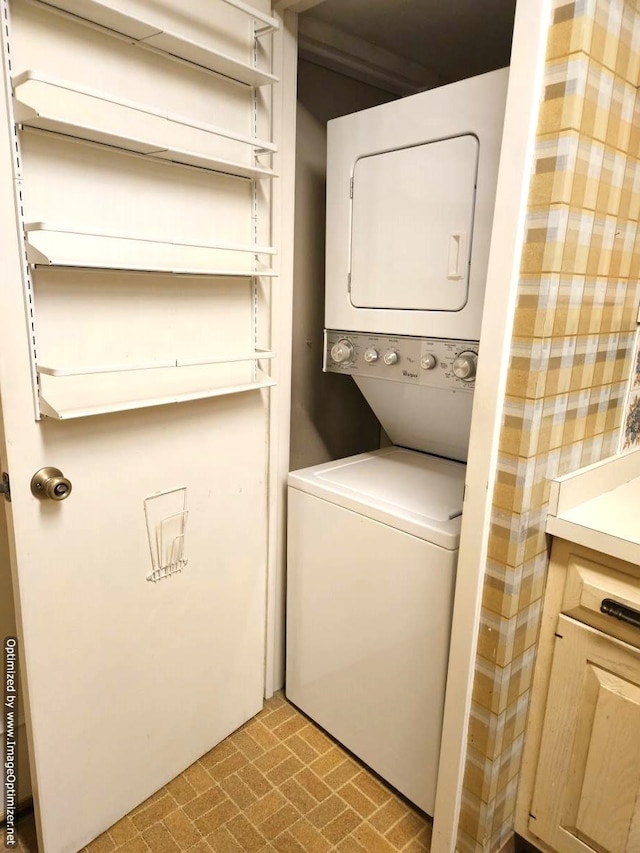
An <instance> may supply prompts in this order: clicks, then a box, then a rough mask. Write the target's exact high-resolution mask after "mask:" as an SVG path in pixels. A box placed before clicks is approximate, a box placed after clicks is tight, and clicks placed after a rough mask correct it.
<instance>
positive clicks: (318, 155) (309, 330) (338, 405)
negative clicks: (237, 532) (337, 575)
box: [290, 60, 396, 470]
mask: <svg viewBox="0 0 640 853" xmlns="http://www.w3.org/2000/svg"><path fill="white" fill-rule="evenodd" d="M395 97H396V96H395V95H392V94H390V93H388V92H383V91H382V90H380V89H376V88H374V87H372V86H368V85H366V84H365V83H360V82H359V81H357V80H352V79H350V78H348V77H344V76H342V75H341V74H336V73H335V72H333V71H328V70H327V69H325V68H321V67H320V66H318V65H313V64H312V63H310V62H305V61H302V60H301V61H300V62H299V64H298V109H297V144H296V215H295V253H294V293H293V350H292V362H293V365H292V399H291V457H290V458H291V469H292V470H295V469H297V468H304V467H306V466H308V465H317V464H320V463H321V462H326V461H329V460H331V459H339V458H341V457H344V456H350V455H351V454H354V453H361V452H363V451H365V450H371V449H373V448H376V447H378V446H379V443H380V428H379V424H378V421H377V419H376V417H375V415H374V414H373V412H372V411H371V409H370V408H369V406H368V404H367V403H366V401H365V400H364V397H362V395H361V394H360V392H359V391H358V389H357V388H356V385H355V383H354V382H353V380H352V379H351V378H350V377H346V376H338V375H336V374H331V373H322V331H323V328H324V242H325V240H324V237H325V184H326V171H327V160H326V147H327V134H326V123H327V121H328V120H330V119H332V118H336V117H337V116H340V115H345V114H347V113H352V112H356V111H358V110H361V109H366V108H367V107H371V106H375V105H376V104H380V103H384V102H386V101H390V100H393V99H394V98H395Z"/></svg>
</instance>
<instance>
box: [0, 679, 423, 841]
mask: <svg viewBox="0 0 640 853" xmlns="http://www.w3.org/2000/svg"><path fill="white" fill-rule="evenodd" d="M18 826H19V838H20V841H19V845H18V848H17V849H18V850H20V851H22V853H37V849H38V848H37V843H36V837H35V830H34V826H33V815H25V817H24V818H22V820H21V821H20V822H19V824H18ZM0 840H1V841H4V833H3V832H0ZM430 844H431V822H430V819H429V818H428V817H426V815H424V814H422V813H421V812H419V811H418V810H416V809H415V808H413V807H412V806H411V805H409V804H408V803H407V802H406V801H405V800H403V799H402V798H401V797H399V796H398V794H396V792H395V791H394V790H393V789H391V788H390V787H388V786H387V785H385V784H384V783H383V782H382V781H380V780H379V779H378V778H377V777H376V776H374V775H373V774H372V773H371V772H370V771H369V770H368V769H367V768H366V767H364V766H363V765H362V764H361V763H360V762H359V761H357V760H356V759H355V758H354V757H353V756H351V755H350V754H349V753H348V752H346V751H345V750H344V749H342V747H340V746H339V745H338V744H336V743H335V742H334V741H333V740H331V738H329V737H327V735H326V734H324V732H322V731H321V729H319V728H318V727H317V726H315V725H314V724H313V723H312V722H311V721H310V720H308V719H307V718H306V717H305V716H304V715H303V714H301V713H300V712H299V711H298V710H297V709H296V708H295V707H294V706H293V705H291V704H290V703H289V702H287V701H286V699H285V698H284V697H283V696H282V695H281V694H278V695H276V696H274V697H273V698H272V699H270V700H269V701H268V702H266V703H265V706H264V709H263V710H262V711H261V712H260V713H259V714H258V715H257V716H256V717H254V718H253V719H252V720H249V722H248V723H247V724H246V725H244V726H243V727H242V728H241V729H239V730H238V731H237V732H234V733H233V734H232V735H230V736H229V737H228V738H227V739H226V740H224V741H223V742H222V743H220V744H218V746H216V747H215V748H214V749H212V750H211V752H209V753H207V754H206V755H204V756H203V757H202V758H201V759H200V761H197V762H196V763H195V764H193V765H191V767H189V768H187V770H185V771H184V773H182V774H180V776H178V777H177V778H176V779H174V780H173V781H172V782H170V783H169V784H168V785H167V786H165V787H164V788H162V789H161V790H160V791H158V792H157V793H156V794H154V795H153V796H152V797H150V798H149V799H148V800H146V802H144V803H142V804H141V805H139V806H138V807H137V808H136V809H134V810H133V811H132V812H131V813H130V814H129V815H127V816H126V817H124V818H123V819H122V820H121V821H119V822H118V823H117V824H116V825H115V826H112V827H111V829H109V830H108V831H107V832H105V833H104V834H103V835H101V836H100V837H99V838H96V840H95V841H92V842H91V844H89V845H88V846H87V847H86V848H85V851H86V853H110V851H115V850H117V851H119V853H148V851H152V853H180V851H189V853H211V851H217V853H253V851H267V850H268V851H277V853H328V851H331V850H337V851H339V853H378V851H380V853H390V851H396V850H402V851H406V853H419V851H428V850H429V848H430Z"/></svg>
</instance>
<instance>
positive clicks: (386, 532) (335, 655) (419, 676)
mask: <svg viewBox="0 0 640 853" xmlns="http://www.w3.org/2000/svg"><path fill="white" fill-rule="evenodd" d="M464 472H465V466H464V465H461V464H460V463H458V462H451V461H449V460H444V459H438V458H437V457H435V456H429V455H427V454H424V453H416V452H415V451H411V450H404V449H401V448H398V447H392V448H386V449H384V450H378V451H374V452H372V453H364V454H362V455H359V456H353V457H350V458H349V459H344V460H340V461H338V462H330V463H327V464H325V465H318V466H316V467H314V468H308V469H306V470H304V471H297V472H296V473H294V474H291V475H290V480H289V545H288V548H289V552H288V553H289V566H290V572H289V580H288V592H287V606H288V613H289V616H288V623H287V696H288V698H289V699H290V700H291V701H292V702H293V703H294V704H296V705H298V706H299V707H300V708H302V710H303V711H305V712H306V713H307V714H309V716H311V717H312V718H313V719H314V720H316V722H318V723H319V724H320V725H321V726H322V727H323V728H324V729H326V730H327V731H328V732H330V733H331V734H332V735H333V736H334V737H335V738H336V739H337V740H339V741H340V742H341V743H343V744H344V745H345V746H346V747H347V748H348V749H349V750H351V752H353V753H355V754H356V755H357V756H359V757H360V758H362V759H363V761H365V762H366V763H367V764H368V765H369V766H370V767H371V768H373V770H375V771H376V772H377V773H379V774H380V776H382V777H383V778H384V779H386V780H387V781H389V782H390V783H391V784H392V785H393V786H394V787H395V788H397V789H398V790H399V791H401V792H402V793H403V794H404V795H405V796H406V797H408V798H409V799H410V800H411V801H412V802H414V803H416V804H417V805H418V806H420V808H422V809H424V810H425V811H426V812H428V813H429V814H433V805H434V800H435V790H436V777H437V767H438V755H439V752H440V733H441V729H442V713H443V705H444V689H445V682H446V674H447V659H448V653H449V633H450V626H451V611H452V606H453V588H454V582H455V568H456V560H457V555H458V543H459V539H460V520H461V514H462V493H463V490H464Z"/></svg>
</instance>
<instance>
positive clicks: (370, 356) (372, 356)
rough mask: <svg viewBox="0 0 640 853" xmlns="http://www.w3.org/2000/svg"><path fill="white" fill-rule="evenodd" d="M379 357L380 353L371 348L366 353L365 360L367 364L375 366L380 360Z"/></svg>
mask: <svg viewBox="0 0 640 853" xmlns="http://www.w3.org/2000/svg"><path fill="white" fill-rule="evenodd" d="M378 356H379V353H378V350H377V349H376V348H375V347H369V348H368V349H366V350H365V351H364V360H365V361H366V362H367V364H373V363H374V362H375V361H377V360H378Z"/></svg>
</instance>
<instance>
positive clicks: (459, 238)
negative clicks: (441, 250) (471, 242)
mask: <svg viewBox="0 0 640 853" xmlns="http://www.w3.org/2000/svg"><path fill="white" fill-rule="evenodd" d="M466 250H467V232H466V231H454V232H453V234H452V235H451V237H449V269H448V272H447V278H449V279H451V280H452V281H458V280H459V279H461V278H462V277H463V270H464V267H465V263H466V255H467V251H466Z"/></svg>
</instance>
